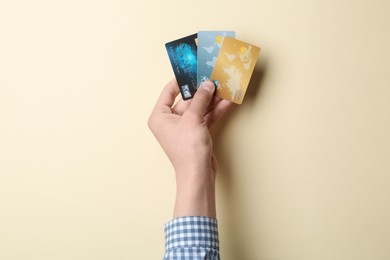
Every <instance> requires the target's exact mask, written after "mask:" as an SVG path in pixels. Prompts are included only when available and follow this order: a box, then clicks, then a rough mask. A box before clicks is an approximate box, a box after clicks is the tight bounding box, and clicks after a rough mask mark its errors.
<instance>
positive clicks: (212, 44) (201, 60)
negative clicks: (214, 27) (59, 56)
mask: <svg viewBox="0 0 390 260" xmlns="http://www.w3.org/2000/svg"><path fill="white" fill-rule="evenodd" d="M226 36H229V37H232V38H235V37H236V33H235V32H233V31H200V32H198V54H197V56H198V65H197V66H198V71H197V87H198V88H199V86H200V84H201V83H202V82H204V81H207V80H209V78H210V75H211V73H212V72H213V68H214V65H215V62H216V61H217V57H218V53H219V50H220V49H221V46H222V42H223V40H224V39H225V37H226Z"/></svg>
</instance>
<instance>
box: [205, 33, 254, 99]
mask: <svg viewBox="0 0 390 260" xmlns="http://www.w3.org/2000/svg"><path fill="white" fill-rule="evenodd" d="M259 53H260V48H259V47H256V46H254V45H251V44H249V43H246V42H243V41H239V40H236V39H234V38H231V37H225V39H224V41H223V43H222V46H221V50H220V51H219V54H218V58H217V61H216V63H215V66H214V70H213V72H212V73H211V76H210V80H212V81H214V83H215V84H216V85H217V96H219V97H221V98H224V99H227V100H230V101H232V102H233V103H236V104H241V103H242V101H243V99H244V96H245V92H246V90H247V88H248V84H249V81H250V78H251V76H252V73H253V70H254V68H255V65H256V61H257V57H258V56H259Z"/></svg>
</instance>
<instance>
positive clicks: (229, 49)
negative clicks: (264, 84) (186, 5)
mask: <svg viewBox="0 0 390 260" xmlns="http://www.w3.org/2000/svg"><path fill="white" fill-rule="evenodd" d="M235 36H236V34H235V32H233V31H200V32H198V33H196V34H192V35H189V36H186V37H184V38H181V39H178V40H175V41H171V42H168V43H167V44H165V47H166V49H167V52H168V56H169V60H170V62H171V64H172V68H173V71H174V73H175V76H176V80H177V82H178V84H179V87H180V92H181V95H182V98H183V99H184V100H187V99H191V98H192V97H193V96H194V95H195V92H196V90H197V89H198V88H199V86H200V85H201V84H202V82H204V81H207V80H211V81H213V82H214V84H215V85H216V86H217V93H216V95H217V96H219V97H221V98H224V99H227V100H230V101H232V102H234V103H236V104H241V103H242V101H243V99H244V96H245V92H246V90H247V88H248V84H249V81H250V78H251V76H252V73H253V70H254V68H255V65H256V61H257V57H258V56H259V53H260V48H259V47H256V46H254V45H251V44H249V43H246V42H243V41H239V40H237V39H235Z"/></svg>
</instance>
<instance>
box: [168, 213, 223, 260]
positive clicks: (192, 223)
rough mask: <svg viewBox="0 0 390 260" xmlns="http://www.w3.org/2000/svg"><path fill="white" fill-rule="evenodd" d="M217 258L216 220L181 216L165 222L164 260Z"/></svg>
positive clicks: (207, 259)
mask: <svg viewBox="0 0 390 260" xmlns="http://www.w3.org/2000/svg"><path fill="white" fill-rule="evenodd" d="M173 259H175V260H219V259H220V257H219V240H218V225H217V220H215V219H211V218H208V217H196V216H190V217H181V218H176V219H174V220H172V221H170V222H168V223H167V224H165V255H164V260H173Z"/></svg>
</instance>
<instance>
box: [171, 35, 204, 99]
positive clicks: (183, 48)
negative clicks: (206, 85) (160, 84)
mask: <svg viewBox="0 0 390 260" xmlns="http://www.w3.org/2000/svg"><path fill="white" fill-rule="evenodd" d="M197 38H198V37H197V34H192V35H189V36H187V37H184V38H181V39H178V40H175V41H171V42H168V43H166V44H165V48H166V49H167V52H168V56H169V60H170V62H171V65H172V69H173V71H174V73H175V77H176V80H177V83H178V84H179V87H180V92H181V95H182V97H183V99H184V100H187V99H190V98H192V97H193V96H194V95H195V92H196V90H197V67H198V66H197V63H198V60H197Z"/></svg>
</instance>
